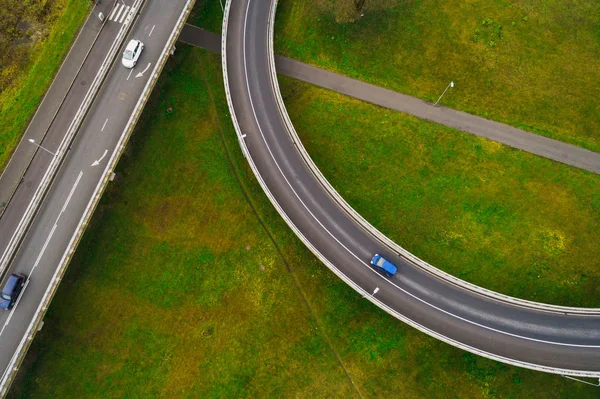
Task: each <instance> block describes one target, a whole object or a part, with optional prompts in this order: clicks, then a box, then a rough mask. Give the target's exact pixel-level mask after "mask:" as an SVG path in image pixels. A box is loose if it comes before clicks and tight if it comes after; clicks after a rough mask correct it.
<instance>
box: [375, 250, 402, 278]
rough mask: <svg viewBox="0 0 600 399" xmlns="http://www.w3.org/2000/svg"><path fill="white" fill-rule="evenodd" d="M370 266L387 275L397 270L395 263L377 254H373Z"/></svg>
mask: <svg viewBox="0 0 600 399" xmlns="http://www.w3.org/2000/svg"><path fill="white" fill-rule="evenodd" d="M371 266H373V267H374V268H375V269H377V270H379V271H380V272H382V273H384V274H385V275H386V276H388V277H392V276H393V275H394V274H396V272H397V271H398V268H397V267H396V265H394V264H393V263H392V262H390V261H389V260H387V259H386V258H384V257H383V256H381V255H379V254H375V256H373V259H371Z"/></svg>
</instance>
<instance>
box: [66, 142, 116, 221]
mask: <svg viewBox="0 0 600 399" xmlns="http://www.w3.org/2000/svg"><path fill="white" fill-rule="evenodd" d="M105 154H106V152H105ZM103 158H104V157H103ZM81 176H83V171H80V172H79V176H77V180H75V184H73V187H72V188H71V192H70V193H69V196H68V197H67V200H66V201H65V204H64V205H63V207H62V210H61V211H60V213H63V212H64V211H65V209H67V205H69V202H70V201H71V197H72V196H73V192H74V191H75V188H76V187H77V185H78V184H79V180H81ZM59 217H60V215H59ZM56 221H57V222H58V219H57V220H56Z"/></svg>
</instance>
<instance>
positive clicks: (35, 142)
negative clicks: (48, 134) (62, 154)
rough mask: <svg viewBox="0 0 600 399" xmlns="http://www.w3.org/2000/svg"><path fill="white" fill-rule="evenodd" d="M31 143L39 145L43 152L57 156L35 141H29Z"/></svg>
mask: <svg viewBox="0 0 600 399" xmlns="http://www.w3.org/2000/svg"><path fill="white" fill-rule="evenodd" d="M29 142H30V143H31V144H34V145H37V146H38V147H39V148H41V149H42V150H44V151H46V152H47V153H50V154H52V155H54V156H56V154H55V153H53V152H52V151H50V150H49V149H47V148H44V147H42V146H41V145H39V144H38V143H36V142H35V140H34V139H29Z"/></svg>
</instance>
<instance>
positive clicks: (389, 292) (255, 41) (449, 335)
mask: <svg viewBox="0 0 600 399" xmlns="http://www.w3.org/2000/svg"><path fill="white" fill-rule="evenodd" d="M273 1H274V0H271V1H259V0H232V1H231V7H230V11H229V21H228V23H227V30H228V33H227V37H226V51H225V54H224V55H223V57H224V62H225V64H226V67H227V72H226V75H227V78H228V83H229V92H230V95H231V106H232V113H233V114H234V116H235V118H236V119H237V121H238V123H239V126H240V130H241V133H242V134H243V138H242V140H243V143H244V146H245V147H246V148H247V150H248V154H249V156H250V160H251V161H252V162H254V164H255V167H256V169H257V171H258V176H257V177H258V178H259V180H262V183H261V184H263V188H265V189H266V190H267V191H268V192H270V194H271V195H272V198H273V200H274V205H275V206H276V207H277V208H278V211H279V212H280V213H281V214H282V215H283V216H285V217H286V218H287V219H288V223H289V224H290V225H291V226H292V227H293V228H295V229H296V230H297V234H298V235H299V236H300V238H301V239H303V240H304V241H305V242H306V243H309V244H310V245H311V246H312V247H313V252H315V253H316V254H317V255H318V256H320V258H321V259H322V260H325V261H326V262H327V263H329V264H330V267H331V268H332V269H333V270H334V272H336V274H338V276H340V277H341V278H343V279H344V280H345V281H346V282H347V283H349V284H351V285H353V286H354V288H355V289H357V290H358V291H359V292H361V291H362V292H363V293H373V292H374V291H375V290H376V289H378V291H377V293H376V294H375V295H374V296H372V297H371V298H370V299H371V300H372V301H374V302H375V303H377V305H378V306H380V307H381V308H383V309H384V310H386V311H387V312H389V313H391V314H393V315H395V316H396V317H397V318H399V319H401V320H404V321H406V322H408V323H409V324H411V325H413V326H415V327H417V328H419V329H420V330H422V331H424V332H426V333H428V334H431V335H433V336H436V337H437V338H439V339H442V340H444V341H446V342H448V343H450V344H452V345H456V346H459V347H462V348H463V349H466V350H469V351H472V352H474V353H478V354H481V355H484V356H487V357H492V358H495V359H497V360H500V361H504V362H509V363H512V364H517V365H520V366H523V367H528V368H537V369H543V370H545V371H548V372H555V373H572V374H584V372H590V374H593V375H596V376H600V316H578V315H572V314H564V313H555V312H543V311H536V310H532V309H530V308H525V307H518V306H514V305H511V304H509V303H505V302H500V301H497V300H494V299H491V298H488V297H484V296H480V295H478V294H475V293H473V292H471V291H468V290H465V289H463V288H461V287H459V286H456V285H454V284H451V283H448V282H446V281H444V280H441V279H439V278H437V277H435V276H433V275H431V274H429V273H428V272H426V271H424V270H423V269H422V268H420V267H418V266H416V265H414V264H412V263H411V262H409V261H407V260H406V259H404V258H402V257H400V256H399V255H397V254H394V253H390V252H389V250H388V249H387V248H386V247H385V246H383V245H382V244H381V243H380V242H379V241H378V240H376V239H375V238H374V237H373V236H372V235H371V234H369V233H368V232H367V231H366V230H364V229H363V228H362V227H361V226H359V225H357V224H356V223H355V222H354V220H353V219H352V218H350V217H349V216H348V214H346V213H345V212H344V211H343V210H342V209H341V208H340V206H339V205H338V204H337V203H335V202H334V201H333V200H332V198H331V197H330V196H329V195H328V194H327V193H326V191H325V190H324V188H323V186H322V185H321V184H320V182H319V181H317V179H316V178H315V177H314V175H313V174H312V173H311V172H310V171H309V170H308V168H307V166H306V164H305V162H304V161H303V159H302V158H301V156H300V154H299V152H298V149H297V147H296V145H295V143H294V142H293V141H292V139H291V136H290V134H289V133H288V131H287V127H286V125H285V123H284V120H283V117H282V114H281V112H280V111H279V107H278V103H277V97H276V94H275V91H274V90H275V89H274V87H275V86H276V85H277V82H276V81H273V75H272V74H271V67H270V63H269V47H268V40H269V34H268V33H269V31H268V29H269V16H270V7H271V6H272V2H273ZM382 212H383V210H382ZM375 253H381V254H383V255H384V256H386V257H387V258H388V259H390V260H391V261H392V262H394V263H395V264H396V265H398V273H397V274H396V276H395V277H393V278H391V279H389V278H386V277H384V276H382V275H381V274H379V273H378V272H376V271H375V270H374V269H372V268H371V267H370V266H369V260H370V259H371V257H372V256H373V254H375Z"/></svg>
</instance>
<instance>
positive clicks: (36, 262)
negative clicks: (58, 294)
mask: <svg viewBox="0 0 600 399" xmlns="http://www.w3.org/2000/svg"><path fill="white" fill-rule="evenodd" d="M81 176H83V172H82V171H81V172H79V176H77V180H75V184H73V187H72V188H71V192H70V193H69V196H68V197H67V199H66V201H65V203H64V204H63V207H62V209H61V211H60V213H59V214H58V217H57V218H56V221H55V222H54V226H52V230H50V234H48V237H47V238H46V241H45V242H44V246H43V247H42V249H41V251H40V253H39V254H38V257H37V259H36V260H35V263H34V264H33V267H32V268H31V273H33V271H34V270H35V268H36V267H37V265H38V264H39V263H40V260H41V259H42V256H43V255H44V252H46V247H47V246H48V243H49V242H50V239H51V238H52V236H53V235H54V231H55V230H56V226H57V223H58V220H59V219H60V217H61V215H62V214H63V212H64V211H65V209H67V205H68V204H69V202H70V201H71V197H72V196H73V193H74V192H75V188H76V187H77V185H78V184H79V180H81ZM31 273H30V275H31Z"/></svg>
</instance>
